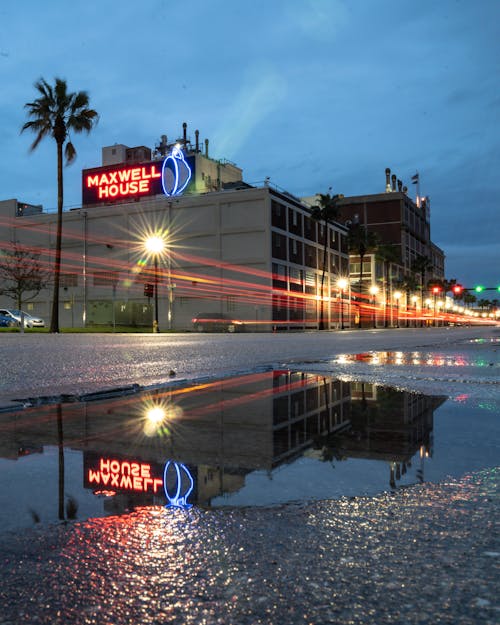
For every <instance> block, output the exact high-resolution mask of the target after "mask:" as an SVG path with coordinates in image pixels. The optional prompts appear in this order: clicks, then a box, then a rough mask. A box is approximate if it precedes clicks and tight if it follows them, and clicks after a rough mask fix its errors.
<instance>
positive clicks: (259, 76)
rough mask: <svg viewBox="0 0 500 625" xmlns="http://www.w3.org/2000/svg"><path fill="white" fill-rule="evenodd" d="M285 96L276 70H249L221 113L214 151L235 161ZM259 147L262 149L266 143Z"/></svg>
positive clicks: (281, 77)
mask: <svg viewBox="0 0 500 625" xmlns="http://www.w3.org/2000/svg"><path fill="white" fill-rule="evenodd" d="M286 93H287V85H286V80H285V79H284V77H283V76H282V75H281V74H280V73H278V72H277V71H276V70H275V69H273V68H272V67H267V66H258V65H257V66H254V67H253V68H251V69H250V70H249V72H248V74H247V76H246V78H245V80H244V82H243V84H242V85H241V87H240V90H239V92H238V94H237V95H236V97H235V98H234V99H233V100H232V101H231V102H230V103H229V104H228V106H227V108H226V110H225V111H222V123H221V125H220V126H219V127H218V128H217V129H216V130H215V133H214V134H215V136H214V142H215V144H216V145H217V152H218V153H219V154H224V155H226V156H228V157H229V158H234V156H235V155H236V154H237V153H238V152H239V151H240V150H241V149H242V148H243V146H244V145H245V143H246V141H247V140H248V138H249V137H250V135H251V134H252V133H253V132H254V131H255V130H256V129H257V128H258V127H259V125H260V124H261V122H262V121H263V120H264V118H266V117H267V116H268V115H269V114H270V113H271V112H273V111H275V110H276V109H278V108H279V107H280V106H281V103H282V102H283V100H284V98H285V96H286ZM262 147H263V149H264V150H265V142H264V143H263V146H262Z"/></svg>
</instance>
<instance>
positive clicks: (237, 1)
mask: <svg viewBox="0 0 500 625" xmlns="http://www.w3.org/2000/svg"><path fill="white" fill-rule="evenodd" d="M499 25H500V1H499V0H439V1H436V0H419V1H418V2H417V1H415V0H411V1H410V0H251V1H250V0H211V1H209V0H191V1H190V2H179V1H177V2H175V1H173V0H170V1H167V0H142V2H137V1H131V0H122V1H121V2H113V1H111V0H100V1H99V2H89V1H88V0H86V1H82V0H72V1H71V2H68V1H67V0H64V1H62V0H46V1H45V2H40V1H39V0H24V1H23V2H22V3H19V2H18V0H2V2H1V3H0V77H1V82H2V89H1V90H0V145H1V156H0V159H1V160H0V165H1V167H0V199H7V198H12V197H15V198H18V199H19V200H21V201H25V202H30V203H35V204H43V206H44V209H45V210H53V209H54V207H55V206H56V193H57V190H56V154H55V144H54V142H53V141H48V140H45V141H44V142H43V143H42V144H41V145H40V146H39V148H38V149H37V150H36V152H34V153H32V154H30V153H29V145H30V143H31V142H32V140H33V136H32V135H30V134H27V133H25V134H23V135H20V134H19V130H20V128H21V126H22V124H23V123H24V122H25V121H26V117H25V111H24V108H23V106H24V104H25V103H26V102H29V101H31V100H33V99H34V98H35V97H36V96H37V94H36V92H35V90H34V88H33V83H34V81H35V80H36V79H38V78H40V77H44V78H45V79H47V80H48V81H49V82H52V81H53V78H54V77H55V76H60V77H62V78H65V79H66V80H67V81H68V87H69V89H70V90H71V91H78V90H87V91H88V92H89V94H90V97H91V104H92V106H93V107H94V108H95V109H96V110H97V111H98V112H99V114H100V121H99V124H98V126H97V128H96V129H95V130H94V131H93V132H92V134H91V135H89V136H86V135H76V136H74V137H73V140H74V143H75V146H76V149H77V152H78V157H77V160H76V162H75V163H74V164H73V165H71V166H70V167H69V168H66V169H65V202H64V203H65V206H66V207H70V206H78V205H79V204H80V203H81V170H82V169H84V168H87V167H95V166H98V165H100V163H101V147H102V146H106V145H112V144H113V143H124V144H126V145H128V146H135V145H147V146H150V147H154V145H155V143H157V142H158V141H159V138H160V135H162V134H166V135H167V136H168V137H169V138H171V139H174V138H177V137H178V136H181V135H182V122H184V121H185V122H187V124H188V136H190V137H191V139H192V140H193V141H194V131H195V129H199V130H200V138H201V140H202V141H203V140H204V139H205V138H208V139H209V140H210V155H211V156H213V157H214V158H227V159H229V160H231V161H234V162H235V163H236V164H237V165H239V166H240V167H242V168H243V170H244V179H245V180H246V181H248V182H250V183H258V182H262V181H263V180H264V178H265V177H266V176H269V177H270V179H271V182H272V183H274V184H276V185H279V186H280V187H282V188H284V189H286V190H288V191H290V192H291V193H293V194H295V195H299V196H306V195H313V194H314V193H317V192H322V193H326V192H327V191H328V189H329V188H330V187H331V188H332V191H333V192H334V193H343V194H344V195H359V194H364V193H377V192H381V191H383V190H384V185H385V175H384V170H385V168H386V167H390V168H391V170H392V172H393V173H395V174H396V175H397V176H398V178H400V179H402V180H403V182H404V184H406V185H408V187H409V188H410V193H411V194H412V195H413V196H414V193H415V186H413V185H411V181H410V178H411V176H412V175H413V174H414V173H415V172H416V171H418V172H419V173H420V178H421V193H422V194H425V195H429V196H430V198H431V236H432V239H433V241H434V242H435V243H436V244H437V245H439V246H440V247H442V248H443V249H444V251H445V254H446V276H447V277H448V278H457V279H458V280H459V281H460V282H462V283H463V284H464V285H465V286H473V285H474V284H477V283H484V284H486V285H487V286H496V285H497V283H499V284H500V245H499V242H498V239H499V233H500V227H499V219H498V213H499V211H498V197H499V193H498V192H499V164H500V158H499V143H500V141H499V137H500V130H499V129H500V124H499V110H500V92H499V85H500V76H499V73H500V72H499V62H500V53H499V52H500V26H499ZM491 297H494V295H493V293H491Z"/></svg>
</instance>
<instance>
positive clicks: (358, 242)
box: [347, 223, 378, 328]
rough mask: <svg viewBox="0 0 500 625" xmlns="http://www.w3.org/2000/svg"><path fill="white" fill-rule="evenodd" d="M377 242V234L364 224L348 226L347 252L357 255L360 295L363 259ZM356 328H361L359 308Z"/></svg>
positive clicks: (360, 291)
mask: <svg viewBox="0 0 500 625" xmlns="http://www.w3.org/2000/svg"><path fill="white" fill-rule="evenodd" d="M377 243H378V239H377V235H376V234H375V233H374V232H371V231H370V230H368V229H367V228H366V227H365V226H362V225H361V224H359V223H353V224H352V225H351V227H350V228H349V234H348V236H347V244H348V246H349V253H351V254H355V255H356V256H359V294H360V296H362V294H363V260H364V258H365V256H366V254H367V253H368V252H369V251H371V250H375V249H376V247H377ZM358 328H361V310H360V314H359V320H358Z"/></svg>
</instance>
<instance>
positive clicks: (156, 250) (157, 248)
mask: <svg viewBox="0 0 500 625" xmlns="http://www.w3.org/2000/svg"><path fill="white" fill-rule="evenodd" d="M165 247H166V244H165V240H164V239H163V237H161V236H158V235H153V236H150V237H148V238H147V239H146V240H145V241H144V248H145V249H146V252H147V253H148V254H149V255H150V256H152V257H153V259H154V267H155V274H154V277H155V286H154V297H155V318H154V322H153V332H159V331H160V326H159V323H158V257H159V256H160V254H162V252H163V251H164V249H165Z"/></svg>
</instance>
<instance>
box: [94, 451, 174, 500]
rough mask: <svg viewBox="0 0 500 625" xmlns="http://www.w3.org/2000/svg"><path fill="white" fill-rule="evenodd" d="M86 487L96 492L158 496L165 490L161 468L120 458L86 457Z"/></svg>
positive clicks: (148, 463)
mask: <svg viewBox="0 0 500 625" xmlns="http://www.w3.org/2000/svg"><path fill="white" fill-rule="evenodd" d="M84 471H85V476H84V486H85V487H86V488H92V489H94V490H101V489H105V490H107V491H128V492H135V493H150V494H153V495H154V494H157V493H161V491H162V490H163V475H162V471H161V468H160V467H158V466H155V465H154V464H152V463H150V462H140V461H137V460H125V459H123V458H118V457H113V456H112V457H105V456H94V455H90V454H87V455H86V457H84Z"/></svg>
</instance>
